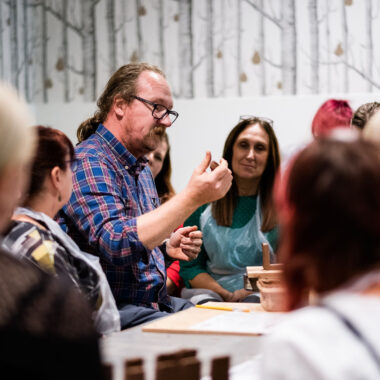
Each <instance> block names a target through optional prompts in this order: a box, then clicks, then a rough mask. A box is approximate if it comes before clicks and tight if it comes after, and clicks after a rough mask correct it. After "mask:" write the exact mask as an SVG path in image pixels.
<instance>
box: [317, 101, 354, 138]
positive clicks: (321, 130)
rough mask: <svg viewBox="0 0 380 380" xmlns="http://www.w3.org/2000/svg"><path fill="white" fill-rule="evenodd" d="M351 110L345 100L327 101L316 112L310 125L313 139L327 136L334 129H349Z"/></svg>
mask: <svg viewBox="0 0 380 380" xmlns="http://www.w3.org/2000/svg"><path fill="white" fill-rule="evenodd" d="M351 118H352V108H351V107H350V105H349V104H348V102H347V101H346V100H338V99H329V100H327V101H325V102H324V103H323V104H322V105H321V106H320V107H319V108H318V111H317V112H316V114H315V116H314V119H313V122H312V123H311V133H312V134H313V136H314V137H320V136H327V135H328V134H329V133H331V131H332V130H333V129H335V128H349V127H350V125H351Z"/></svg>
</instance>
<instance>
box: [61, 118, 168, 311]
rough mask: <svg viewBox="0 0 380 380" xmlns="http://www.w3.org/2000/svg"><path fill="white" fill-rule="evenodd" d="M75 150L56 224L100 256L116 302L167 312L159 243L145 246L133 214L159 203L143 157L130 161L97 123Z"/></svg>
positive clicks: (143, 211) (131, 158) (137, 214)
mask: <svg viewBox="0 0 380 380" xmlns="http://www.w3.org/2000/svg"><path fill="white" fill-rule="evenodd" d="M75 150H76V152H75V154H76V158H77V159H78V161H79V162H78V169H77V170H76V171H75V173H74V175H73V193H72V196H71V198H70V201H69V203H68V204H67V205H66V206H65V207H64V209H63V210H62V211H61V213H60V218H59V223H60V224H61V227H62V228H63V229H64V230H65V231H66V232H67V233H68V234H69V235H70V236H71V237H72V238H73V239H74V240H75V242H76V243H77V244H78V245H79V247H80V248H81V249H82V250H84V251H87V252H90V253H93V254H95V255H98V256H99V257H100V262H101V264H102V266H103V269H104V271H105V273H106V275H107V278H108V281H109V283H110V286H111V289H112V292H113V294H114V296H115V299H116V302H117V304H118V305H119V306H121V305H123V304H126V303H129V304H134V305H138V306H146V307H151V308H154V309H156V310H165V311H169V312H171V311H172V308H171V306H170V298H169V297H168V295H167V291H166V285H165V282H166V269H165V257H164V255H165V254H166V251H165V248H164V246H161V247H160V248H161V249H160V248H158V247H157V248H155V249H153V250H149V249H147V248H145V247H144V245H143V244H142V243H141V242H140V240H139V237H138V235H137V227H136V218H137V217H138V216H139V215H142V214H144V213H147V212H149V211H151V210H153V209H155V208H156V207H158V206H159V199H158V195H157V191H156V187H155V184H154V181H153V178H152V174H151V172H150V170H149V168H148V167H146V164H147V159H146V158H145V157H142V158H139V159H137V160H136V158H135V157H134V156H133V155H132V154H130V153H129V152H128V150H127V149H126V148H125V147H124V146H123V145H122V144H121V143H120V142H119V141H118V140H117V139H116V138H115V137H114V136H113V135H112V133H111V132H110V131H108V130H107V129H106V128H105V127H104V126H103V125H101V124H100V125H99V127H98V129H97V131H96V133H94V134H93V135H91V136H90V137H89V138H88V139H87V140H85V141H83V142H82V143H81V144H79V145H78V146H77V147H76V149H75Z"/></svg>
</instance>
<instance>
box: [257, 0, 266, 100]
mask: <svg viewBox="0 0 380 380" xmlns="http://www.w3.org/2000/svg"><path fill="white" fill-rule="evenodd" d="M259 7H260V8H261V9H264V1H263V0H260V1H259ZM264 21H265V18H264V15H263V14H262V13H261V14H260V19H259V47H258V50H259V53H260V59H261V60H260V66H259V67H260V93H261V95H266V92H267V90H266V72H265V60H264V57H265V28H264V26H265V25H264Z"/></svg>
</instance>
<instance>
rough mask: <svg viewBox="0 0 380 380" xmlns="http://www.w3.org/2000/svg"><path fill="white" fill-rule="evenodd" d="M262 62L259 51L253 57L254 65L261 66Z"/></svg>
mask: <svg viewBox="0 0 380 380" xmlns="http://www.w3.org/2000/svg"><path fill="white" fill-rule="evenodd" d="M260 62H261V57H260V53H259V52H258V51H255V52H254V53H253V56H252V63H253V64H254V65H259V64H260Z"/></svg>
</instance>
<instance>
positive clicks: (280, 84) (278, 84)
mask: <svg viewBox="0 0 380 380" xmlns="http://www.w3.org/2000/svg"><path fill="white" fill-rule="evenodd" d="M277 88H278V89H279V90H282V82H277Z"/></svg>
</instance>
